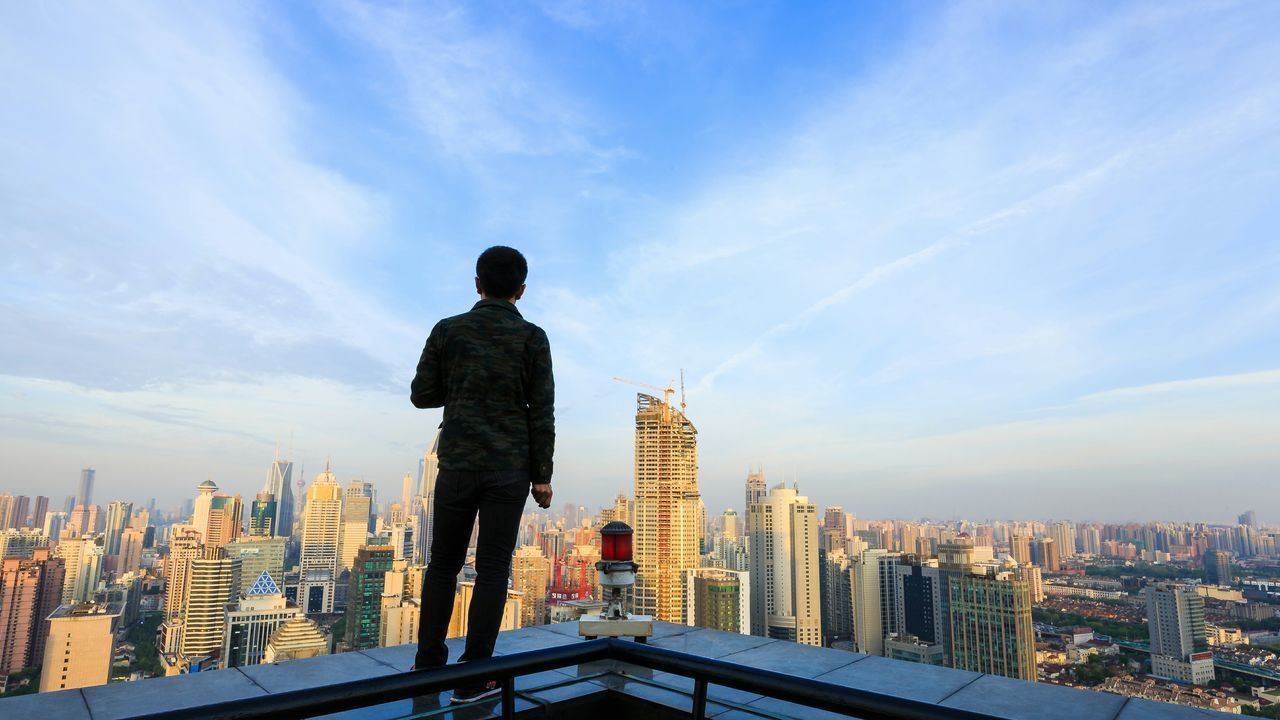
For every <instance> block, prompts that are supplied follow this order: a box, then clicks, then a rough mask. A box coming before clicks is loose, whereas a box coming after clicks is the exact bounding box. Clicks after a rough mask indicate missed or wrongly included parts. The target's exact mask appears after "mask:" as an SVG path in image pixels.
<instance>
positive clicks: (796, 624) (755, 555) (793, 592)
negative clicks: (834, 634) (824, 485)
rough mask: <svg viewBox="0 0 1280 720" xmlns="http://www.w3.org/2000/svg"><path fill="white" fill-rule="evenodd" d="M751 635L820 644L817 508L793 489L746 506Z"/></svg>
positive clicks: (775, 491) (780, 490)
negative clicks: (749, 554)
mask: <svg viewBox="0 0 1280 720" xmlns="http://www.w3.org/2000/svg"><path fill="white" fill-rule="evenodd" d="M747 535H748V537H749V539H750V543H751V598H752V602H751V634H752V635H759V636H762V637H771V638H775V639H778V640H792V641H794V642H798V643H801V644H803V645H817V646H821V645H822V605H821V602H820V596H819V591H820V589H821V587H820V586H821V581H820V579H819V575H818V510H817V507H816V506H815V505H814V504H813V503H811V502H809V498H807V497H804V496H803V495H799V494H797V493H796V491H795V489H794V488H787V487H782V486H779V487H775V488H774V489H773V490H771V491H770V492H769V494H768V495H766V496H764V498H763V499H761V501H760V502H758V503H755V504H754V505H751V506H750V507H748V508H747Z"/></svg>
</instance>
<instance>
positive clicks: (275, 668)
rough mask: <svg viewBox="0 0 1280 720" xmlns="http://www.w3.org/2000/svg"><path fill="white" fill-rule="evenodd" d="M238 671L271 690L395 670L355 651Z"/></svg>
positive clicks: (331, 683) (281, 689) (331, 681)
mask: <svg viewBox="0 0 1280 720" xmlns="http://www.w3.org/2000/svg"><path fill="white" fill-rule="evenodd" d="M239 670H240V671H241V672H243V673H244V674H245V675H247V676H248V677H249V678H251V679H252V680H253V681H254V682H256V683H257V684H258V685H261V686H262V687H263V688H264V689H266V690H267V692H271V693H279V692H288V691H290V690H301V689H303V688H313V687H319V686H321V685H333V684H336V683H344V682H351V681H352V680H363V679H364V678H371V677H379V676H382V675H390V674H392V673H394V672H395V669H394V668H391V667H387V666H386V665H384V664H383V663H380V662H378V661H377V660H374V659H373V658H371V657H369V656H368V655H365V654H363V653H357V652H348V653H339V654H337V655H322V656H320V657H315V658H307V659H305V660H290V661H288V662H283V663H275V664H271V665H250V666H249V667H243V668H239ZM95 715H96V713H95Z"/></svg>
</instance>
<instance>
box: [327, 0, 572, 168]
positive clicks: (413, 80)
mask: <svg viewBox="0 0 1280 720" xmlns="http://www.w3.org/2000/svg"><path fill="white" fill-rule="evenodd" d="M332 8H333V10H334V12H333V13H332V15H333V20H334V24H335V25H337V26H339V27H342V28H343V29H344V30H346V31H348V32H349V33H351V34H352V35H353V36H354V37H356V38H359V39H360V40H361V41H363V42H365V43H368V44H369V45H370V46H372V47H373V48H375V49H376V50H378V51H379V52H380V53H381V54H382V55H383V56H384V57H385V59H386V61H387V62H388V63H389V65H390V67H391V68H392V69H393V71H394V73H395V77H396V80H397V85H398V87H397V90H398V91H399V92H397V93H396V94H395V95H393V98H402V99H403V101H404V102H405V103H407V109H408V111H409V112H410V113H412V115H413V117H414V118H415V119H416V121H417V124H418V126H419V127H420V128H421V129H422V131H423V132H424V133H426V134H427V135H428V136H429V137H430V138H431V139H432V140H433V141H434V142H435V143H436V144H437V145H438V146H439V147H440V148H441V149H442V150H443V151H444V152H445V153H446V154H448V155H454V156H459V157H462V158H464V159H469V160H476V159H478V158H479V159H482V158H483V157H484V156H486V155H488V154H491V153H496V154H514V155H535V156H536V155H559V154H565V153H569V154H579V153H581V154H591V153H595V152H597V151H596V149H595V148H594V147H593V143H592V140H591V135H592V133H593V128H592V123H591V122H590V120H589V119H588V116H587V113H586V112H585V111H584V110H583V109H582V108H581V107H579V105H580V103H579V102H578V101H577V100H576V99H575V98H574V97H573V96H572V95H571V94H570V93H568V92H565V91H564V90H563V89H561V88H560V87H558V85H557V83H556V82H555V81H554V80H553V79H552V78H551V77H550V73H549V71H548V70H547V68H545V67H541V66H540V63H539V59H538V57H537V55H536V54H535V53H533V52H531V51H530V50H528V49H527V48H525V47H524V46H523V44H522V43H521V41H520V40H519V39H518V38H516V37H514V36H512V35H511V34H510V33H507V32H503V31H502V30H499V29H497V28H493V27H489V28H487V29H484V28H482V27H481V25H480V24H479V23H478V22H476V21H475V20H474V19H473V18H472V17H471V12H470V10H469V8H468V6H467V5H466V4H454V3H447V2H430V3H420V4H411V5H398V6H392V5H386V4H372V3H364V2H357V1H355V0H351V1H347V2H341V3H338V4H336V5H334V6H332ZM393 102H394V101H393ZM473 166H474V167H483V165H482V164H481V163H473Z"/></svg>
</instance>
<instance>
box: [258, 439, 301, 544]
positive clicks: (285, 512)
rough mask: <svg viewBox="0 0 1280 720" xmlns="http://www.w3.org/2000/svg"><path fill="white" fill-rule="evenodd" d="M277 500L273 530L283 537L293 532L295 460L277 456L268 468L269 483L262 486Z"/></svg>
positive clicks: (264, 490) (263, 489)
mask: <svg viewBox="0 0 1280 720" xmlns="http://www.w3.org/2000/svg"><path fill="white" fill-rule="evenodd" d="M262 491H263V492H265V493H270V494H271V496H272V497H273V498H275V501H276V514H275V519H274V521H273V522H272V523H271V532H273V533H275V534H276V535H279V536H281V537H289V536H290V535H292V534H293V515H294V508H293V461H292V460H281V459H280V458H276V459H275V460H272V461H271V467H270V469H268V470H267V484H266V485H265V486H264V487H263V488H262Z"/></svg>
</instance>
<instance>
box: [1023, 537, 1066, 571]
mask: <svg viewBox="0 0 1280 720" xmlns="http://www.w3.org/2000/svg"><path fill="white" fill-rule="evenodd" d="M1031 562H1032V563H1034V564H1036V565H1039V566H1040V567H1042V568H1044V570H1045V571H1046V572H1058V571H1059V570H1061V569H1062V561H1061V556H1060V555H1058V543H1057V541H1055V540H1054V539H1053V538H1047V537H1044V538H1037V539H1036V541H1035V542H1033V543H1031Z"/></svg>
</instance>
